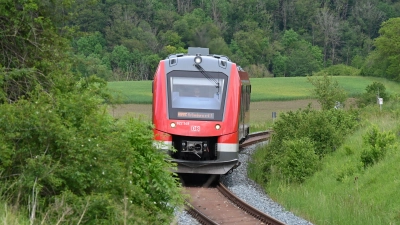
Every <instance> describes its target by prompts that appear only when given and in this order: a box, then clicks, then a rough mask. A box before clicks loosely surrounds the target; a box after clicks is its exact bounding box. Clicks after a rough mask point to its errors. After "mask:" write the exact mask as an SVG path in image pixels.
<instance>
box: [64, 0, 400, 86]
mask: <svg viewBox="0 0 400 225" xmlns="http://www.w3.org/2000/svg"><path fill="white" fill-rule="evenodd" d="M59 11H62V12H63V14H64V15H65V16H66V17H68V21H67V22H66V21H65V20H62V21H60V22H62V24H60V25H61V26H64V27H65V26H66V27H69V28H70V29H72V30H73V31H74V32H73V39H72V46H73V49H74V54H75V56H76V62H77V63H78V65H77V67H76V68H75V69H76V71H77V72H79V73H80V74H81V75H82V76H89V75H91V74H97V75H98V76H100V77H102V78H104V79H106V80H108V81H122V80H147V79H152V76H153V73H154V71H155V69H156V68H155V67H156V66H157V62H158V61H159V60H161V59H163V58H165V57H167V56H168V55H169V54H171V53H177V52H178V53H184V52H186V49H187V47H189V46H191V47H208V48H210V52H211V53H213V54H223V55H227V56H228V57H229V58H230V59H231V60H232V61H234V62H236V63H238V64H239V65H241V66H242V67H243V68H245V70H247V71H248V72H249V73H250V74H251V75H252V76H253V77H280V76H285V77H293V76H307V75H312V74H314V73H316V72H319V71H321V70H323V69H324V68H327V67H329V66H333V65H341V66H343V65H344V66H349V67H353V68H356V69H359V70H360V72H358V74H361V75H365V76H381V77H388V78H392V79H396V78H397V79H398V76H399V75H398V71H399V67H398V66H397V65H396V64H398V61H399V58H398V57H399V56H398V55H396V54H395V53H394V52H396V50H393V49H390V48H392V47H393V46H395V44H394V43H390V42H391V41H396V39H397V41H398V36H399V35H398V34H399V33H398V32H399V22H392V23H391V24H387V26H386V28H385V30H382V34H384V35H387V37H388V38H389V39H388V40H380V41H378V40H376V38H378V37H380V33H379V30H380V28H381V25H382V23H383V22H385V21H388V20H389V19H391V18H396V17H399V16H400V1H396V0H393V1H391V0H320V1H316V0H296V1H293V0H240V1H239V0H207V1H205V0H135V1H128V0H124V1H115V0H107V1H83V0H77V1H76V3H75V4H73V5H72V6H71V7H70V8H68V9H64V8H61V9H59ZM396 36H397V37H396ZM377 48H380V51H375V50H376V49H377ZM397 52H398V49H397ZM378 62H379V63H378ZM393 64H394V65H393ZM395 71H397V72H395Z"/></svg>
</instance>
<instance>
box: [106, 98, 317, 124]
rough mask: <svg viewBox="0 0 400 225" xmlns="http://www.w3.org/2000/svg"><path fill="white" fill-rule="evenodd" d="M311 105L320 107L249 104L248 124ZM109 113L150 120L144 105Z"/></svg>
mask: <svg viewBox="0 0 400 225" xmlns="http://www.w3.org/2000/svg"><path fill="white" fill-rule="evenodd" d="M310 103H311V107H312V108H315V109H319V108H320V105H319V103H318V102H317V101H316V100H312V99H307V100H294V101H266V102H252V103H250V122H251V123H252V124H254V123H265V122H268V121H272V120H273V119H272V112H275V113H276V118H278V117H279V114H280V113H282V112H288V111H296V110H297V109H299V108H302V109H304V108H306V107H307V105H308V104H310ZM110 113H111V114H112V115H113V116H114V117H116V118H120V117H122V116H124V115H127V114H128V115H133V116H143V118H144V119H148V120H151V105H145V104H124V105H117V106H115V107H114V108H112V109H110Z"/></svg>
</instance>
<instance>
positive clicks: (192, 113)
mask: <svg viewBox="0 0 400 225" xmlns="http://www.w3.org/2000/svg"><path fill="white" fill-rule="evenodd" d="M209 74H210V76H211V77H212V79H210V78H206V77H204V75H202V74H201V73H200V72H186V73H178V74H169V76H168V99H169V104H168V105H169V112H170V113H169V114H170V118H175V119H204V120H222V114H223V108H224V104H225V95H226V93H225V90H226V83H227V80H228V77H227V76H226V75H225V74H223V73H209Z"/></svg>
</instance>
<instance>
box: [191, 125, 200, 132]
mask: <svg viewBox="0 0 400 225" xmlns="http://www.w3.org/2000/svg"><path fill="white" fill-rule="evenodd" d="M190 130H191V131H194V132H200V126H190Z"/></svg>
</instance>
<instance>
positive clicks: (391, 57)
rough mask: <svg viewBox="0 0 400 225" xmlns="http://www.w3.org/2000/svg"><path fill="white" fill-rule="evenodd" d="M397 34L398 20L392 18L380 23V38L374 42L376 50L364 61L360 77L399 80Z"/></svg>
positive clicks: (399, 38) (398, 29)
mask: <svg viewBox="0 0 400 225" xmlns="http://www.w3.org/2000/svg"><path fill="white" fill-rule="evenodd" d="M399 32H400V18H392V19H389V20H388V21H386V22H384V23H382V25H381V28H380V30H379V34H380V36H379V37H378V38H377V39H376V40H375V42H374V44H375V46H376V49H375V50H374V52H372V54H371V55H370V56H369V57H368V59H367V60H366V63H365V66H364V67H363V70H362V75H365V76H379V77H386V78H389V79H393V80H397V81H399V80H400V75H399V74H400V66H399V60H400V58H399V57H400V56H399V54H398V52H399V51H400V49H399V48H400V47H399V46H400V37H399V35H398V34H399Z"/></svg>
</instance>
